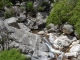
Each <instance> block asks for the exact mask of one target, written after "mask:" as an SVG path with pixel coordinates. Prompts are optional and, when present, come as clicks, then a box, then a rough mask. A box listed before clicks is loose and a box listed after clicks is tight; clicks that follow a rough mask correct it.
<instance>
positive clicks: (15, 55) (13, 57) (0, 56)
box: [0, 49, 26, 60]
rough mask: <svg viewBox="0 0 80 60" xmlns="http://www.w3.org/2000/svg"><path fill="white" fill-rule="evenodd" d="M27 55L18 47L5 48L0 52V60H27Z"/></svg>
mask: <svg viewBox="0 0 80 60" xmlns="http://www.w3.org/2000/svg"><path fill="white" fill-rule="evenodd" d="M25 59H26V57H25V56H24V55H22V54H21V53H20V51H18V50H16V49H11V50H4V51H2V52H1V53H0V60H25Z"/></svg>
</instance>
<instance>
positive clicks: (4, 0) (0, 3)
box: [0, 0, 13, 10]
mask: <svg viewBox="0 0 80 60" xmlns="http://www.w3.org/2000/svg"><path fill="white" fill-rule="evenodd" d="M12 5H13V4H12V3H11V2H10V1H9V0H0V10H1V9H2V8H3V7H4V6H8V7H11V6H12Z"/></svg>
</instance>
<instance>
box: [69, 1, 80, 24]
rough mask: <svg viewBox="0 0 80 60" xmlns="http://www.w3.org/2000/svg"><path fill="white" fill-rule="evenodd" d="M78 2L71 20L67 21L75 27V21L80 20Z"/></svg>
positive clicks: (79, 5)
mask: <svg viewBox="0 0 80 60" xmlns="http://www.w3.org/2000/svg"><path fill="white" fill-rule="evenodd" d="M79 7H80V2H78V3H77V5H76V7H75V8H74V9H73V10H72V12H71V14H72V16H71V18H70V19H69V21H68V23H69V24H72V25H75V24H76V22H77V21H79V20H80V8H79Z"/></svg>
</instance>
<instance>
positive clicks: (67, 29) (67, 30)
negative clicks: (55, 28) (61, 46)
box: [62, 24, 74, 34]
mask: <svg viewBox="0 0 80 60" xmlns="http://www.w3.org/2000/svg"><path fill="white" fill-rule="evenodd" d="M62 31H63V32H64V33H65V34H71V33H72V32H73V31H74V30H73V26H72V25H69V24H65V25H63V27H62Z"/></svg>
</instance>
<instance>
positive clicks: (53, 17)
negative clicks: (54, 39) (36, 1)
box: [47, 0, 78, 25]
mask: <svg viewBox="0 0 80 60" xmlns="http://www.w3.org/2000/svg"><path fill="white" fill-rule="evenodd" d="M72 2H73V3H72ZM77 2H78V1H75V0H60V1H59V2H56V3H55V4H54V6H53V8H52V10H51V12H50V15H49V17H48V18H47V24H49V23H54V24H55V25H57V24H58V25H60V24H63V23H65V22H67V21H68V20H69V19H70V18H71V17H72V15H73V14H72V10H73V9H74V7H75V6H76V4H77ZM71 3H72V4H71Z"/></svg>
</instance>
